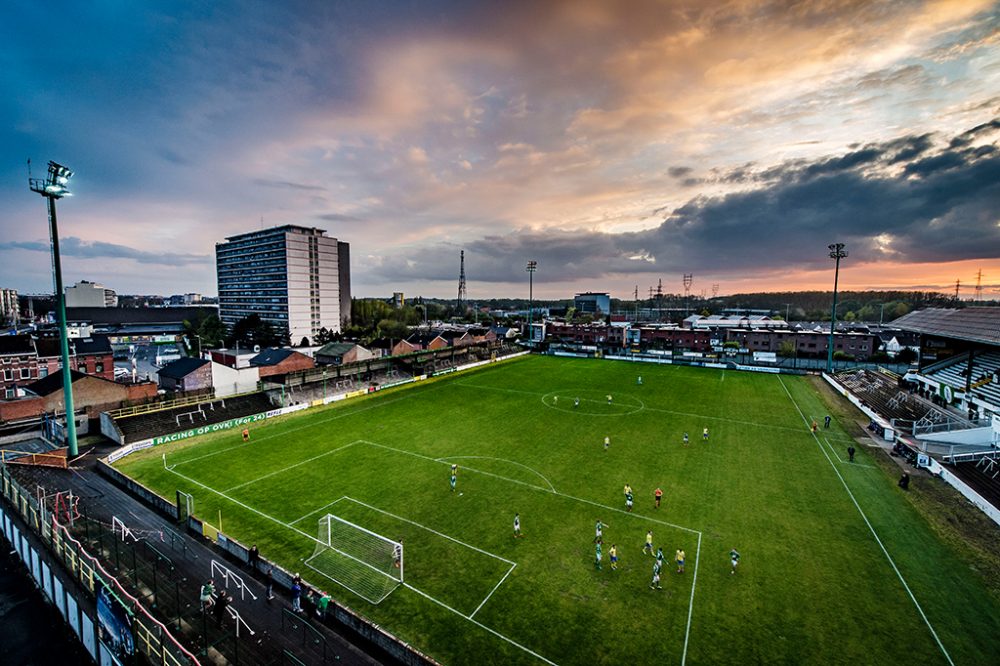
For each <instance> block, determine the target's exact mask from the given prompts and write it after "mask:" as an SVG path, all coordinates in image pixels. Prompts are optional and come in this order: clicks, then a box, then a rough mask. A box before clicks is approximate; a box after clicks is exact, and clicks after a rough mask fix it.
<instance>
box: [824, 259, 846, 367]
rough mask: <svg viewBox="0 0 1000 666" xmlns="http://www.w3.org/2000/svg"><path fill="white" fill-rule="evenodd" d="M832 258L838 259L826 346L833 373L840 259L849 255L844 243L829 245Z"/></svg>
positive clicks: (834, 275) (829, 365)
mask: <svg viewBox="0 0 1000 666" xmlns="http://www.w3.org/2000/svg"><path fill="white" fill-rule="evenodd" d="M827 247H829V249H830V258H831V259H833V260H834V261H836V262H837V263H836V264H835V267H834V269H833V308H832V309H831V310H830V343H829V344H828V345H827V346H826V371H827V372H828V373H830V374H833V330H834V329H835V328H836V327H837V281H838V279H839V278H840V260H841V259H844V258H845V257H847V250H845V249H844V244H843V243H834V244H833V245H828V246H827Z"/></svg>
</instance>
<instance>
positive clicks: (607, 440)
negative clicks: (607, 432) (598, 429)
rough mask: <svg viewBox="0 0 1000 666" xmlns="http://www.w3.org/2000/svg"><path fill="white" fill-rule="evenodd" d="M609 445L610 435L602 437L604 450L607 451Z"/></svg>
mask: <svg viewBox="0 0 1000 666" xmlns="http://www.w3.org/2000/svg"><path fill="white" fill-rule="evenodd" d="M609 446H611V438H610V437H605V438H604V450H605V451H607V450H608V447H609Z"/></svg>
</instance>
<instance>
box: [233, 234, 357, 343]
mask: <svg viewBox="0 0 1000 666" xmlns="http://www.w3.org/2000/svg"><path fill="white" fill-rule="evenodd" d="M215 260H216V274H217V276H218V283H219V318H220V319H222V322H223V323H224V324H226V325H227V326H232V325H233V324H235V323H236V322H238V321H239V320H240V319H243V318H244V317H248V316H250V315H252V314H256V315H258V316H259V317H260V318H261V319H262V320H264V321H267V322H270V323H271V324H273V325H274V327H275V328H277V329H278V330H287V331H288V336H289V340H290V341H291V342H292V344H297V343H298V342H299V341H300V340H301V339H302V338H309V340H310V341H313V340H314V338H315V336H316V334H317V333H319V330H320V329H321V328H326V329H328V330H330V331H340V330H341V329H342V324H343V322H344V319H343V315H344V310H345V309H346V310H347V317H348V318H349V317H350V307H351V305H350V304H351V267H350V246H349V245H348V244H347V243H343V242H338V241H337V239H336V238H330V237H328V236H327V235H326V231H325V230H323V229H315V228H311V227H299V226H295V225H291V224H289V225H285V226H281V227H272V228H270V229H262V230H260V231H251V232H249V233H245V234H239V235H238V236H230V237H229V238H227V239H226V242H225V243H216V245H215ZM345 304H346V307H345Z"/></svg>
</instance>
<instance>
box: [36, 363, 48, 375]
mask: <svg viewBox="0 0 1000 666" xmlns="http://www.w3.org/2000/svg"><path fill="white" fill-rule="evenodd" d="M48 376H49V367H48V366H47V365H43V366H42V367H40V368H38V377H39V378H42V377H48Z"/></svg>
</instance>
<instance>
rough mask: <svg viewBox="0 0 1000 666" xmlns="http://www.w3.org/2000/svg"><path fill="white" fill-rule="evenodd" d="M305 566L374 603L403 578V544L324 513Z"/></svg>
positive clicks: (393, 588) (388, 593)
mask: <svg viewBox="0 0 1000 666" xmlns="http://www.w3.org/2000/svg"><path fill="white" fill-rule="evenodd" d="M305 563H306V566H308V567H309V568H310V569H313V570H314V571H316V572H318V573H320V574H322V575H324V576H326V577H327V578H329V579H330V580H333V581H335V582H336V583H339V584H340V585H343V586H344V587H346V588H347V589H349V590H350V591H351V592H354V593H355V594H357V595H358V596H360V597H361V598H363V599H365V600H367V601H369V602H370V603H373V604H377V603H379V602H381V601H382V600H383V599H385V598H386V597H387V596H389V595H390V594H391V593H392V591H393V590H395V589H396V588H397V587H398V586H399V585H401V584H402V582H403V544H402V543H401V542H399V541H393V540H392V539H387V538H386V537H384V536H382V535H380V534H376V533H375V532H372V531H371V530H368V529H365V528H364V527H361V526H360V525H355V524H354V523H352V522H350V521H347V520H344V519H343V518H339V517H337V516H334V515H333V514H327V515H325V516H323V517H322V518H320V519H319V533H318V536H317V539H316V549H315V551H314V552H313V554H312V556H311V557H310V558H309V559H308V560H306V562H305Z"/></svg>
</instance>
